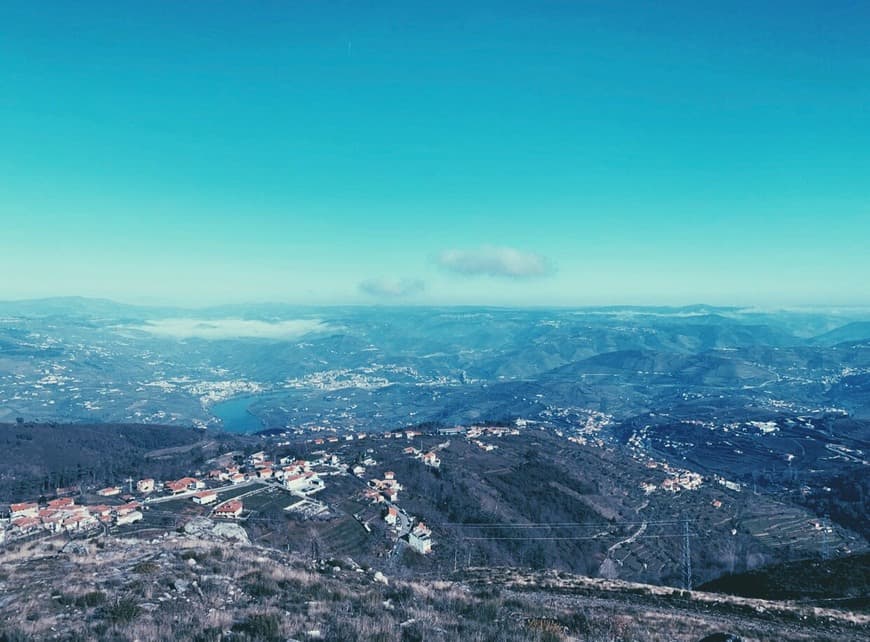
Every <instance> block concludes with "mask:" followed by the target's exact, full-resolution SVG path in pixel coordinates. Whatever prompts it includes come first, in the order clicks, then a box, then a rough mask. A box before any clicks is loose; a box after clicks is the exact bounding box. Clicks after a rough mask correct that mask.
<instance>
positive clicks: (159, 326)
mask: <svg viewBox="0 0 870 642" xmlns="http://www.w3.org/2000/svg"><path fill="white" fill-rule="evenodd" d="M132 329H134V330H142V331H144V332H148V333H149V334H153V335H155V336H158V337H164V338H168V339H191V338H197V339H239V338H257V339H296V338H298V337H301V336H304V335H306V334H310V333H312V332H323V331H326V330H328V329H329V326H328V325H327V324H325V323H323V322H322V321H320V320H319V319H293V320H289V321H275V322H269V321H250V320H247V319H192V318H186V319H184V318H183V319H160V320H157V321H146V322H145V324H144V325H139V326H135V327H133V328H132Z"/></svg>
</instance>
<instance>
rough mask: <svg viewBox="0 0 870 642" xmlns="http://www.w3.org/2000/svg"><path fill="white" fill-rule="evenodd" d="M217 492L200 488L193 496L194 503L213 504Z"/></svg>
mask: <svg viewBox="0 0 870 642" xmlns="http://www.w3.org/2000/svg"><path fill="white" fill-rule="evenodd" d="M217 498H218V496H217V493H216V492H214V491H213V490H201V491H199V492H198V493H196V494H195V495H194V496H193V503H194V504H213V503H214V502H216V501H217Z"/></svg>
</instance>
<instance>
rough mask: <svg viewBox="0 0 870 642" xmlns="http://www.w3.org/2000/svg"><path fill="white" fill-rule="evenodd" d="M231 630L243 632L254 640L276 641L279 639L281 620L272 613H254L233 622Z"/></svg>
mask: <svg viewBox="0 0 870 642" xmlns="http://www.w3.org/2000/svg"><path fill="white" fill-rule="evenodd" d="M233 631H235V632H236V633H244V634H245V635H247V636H249V637H251V638H253V639H254V640H262V641H263V642H272V641H273V640H275V641H277V640H280V639H281V621H280V620H279V619H278V616H277V615H275V614H274V613H255V614H253V615H249V616H248V617H247V619H245V620H244V621H242V622H238V623H237V624H234V625H233Z"/></svg>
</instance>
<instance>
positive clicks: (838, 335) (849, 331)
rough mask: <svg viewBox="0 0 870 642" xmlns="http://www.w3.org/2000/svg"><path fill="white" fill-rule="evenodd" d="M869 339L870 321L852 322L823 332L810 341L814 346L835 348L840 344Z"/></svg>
mask: <svg viewBox="0 0 870 642" xmlns="http://www.w3.org/2000/svg"><path fill="white" fill-rule="evenodd" d="M865 339H870V321H854V322H852V323H847V324H846V325H843V326H840V327H839V328H835V329H834V330H831V331H830V332H825V333H824V334H821V335H819V336H817V337H814V338H813V339H812V341H811V343H813V344H814V345H821V346H835V345H837V344H840V343H850V342H853V341H864V340H865Z"/></svg>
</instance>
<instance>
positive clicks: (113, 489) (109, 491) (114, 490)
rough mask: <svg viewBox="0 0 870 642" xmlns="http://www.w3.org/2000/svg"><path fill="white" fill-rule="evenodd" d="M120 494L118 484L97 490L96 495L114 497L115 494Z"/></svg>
mask: <svg viewBox="0 0 870 642" xmlns="http://www.w3.org/2000/svg"><path fill="white" fill-rule="evenodd" d="M120 494H121V487H120V486H109V487H108V488H102V489H100V490H98V491H97V495H99V496H100V497H114V496H115V495H120Z"/></svg>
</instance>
